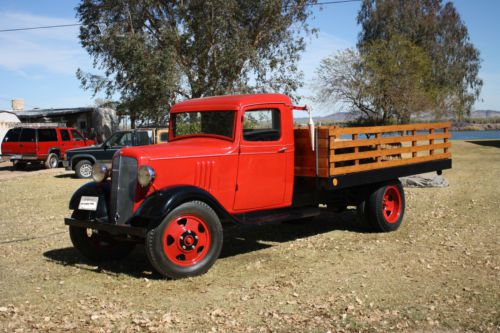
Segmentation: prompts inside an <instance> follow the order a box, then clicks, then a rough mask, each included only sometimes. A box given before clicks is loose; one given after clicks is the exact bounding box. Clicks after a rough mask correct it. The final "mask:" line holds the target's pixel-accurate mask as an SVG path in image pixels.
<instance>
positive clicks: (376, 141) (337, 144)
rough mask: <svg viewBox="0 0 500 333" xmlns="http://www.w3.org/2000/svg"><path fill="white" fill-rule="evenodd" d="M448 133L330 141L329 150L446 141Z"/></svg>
mask: <svg viewBox="0 0 500 333" xmlns="http://www.w3.org/2000/svg"><path fill="white" fill-rule="evenodd" d="M450 137H451V135H450V133H435V134H432V135H430V134H418V135H415V136H413V135H407V136H389V137H383V138H382V137H381V138H373V139H363V140H357V141H352V140H346V141H336V140H333V139H330V148H331V149H337V148H352V147H361V146H371V145H373V146H375V145H380V144H385V143H397V142H410V141H423V140H430V139H436V140H440V139H448V138H450Z"/></svg>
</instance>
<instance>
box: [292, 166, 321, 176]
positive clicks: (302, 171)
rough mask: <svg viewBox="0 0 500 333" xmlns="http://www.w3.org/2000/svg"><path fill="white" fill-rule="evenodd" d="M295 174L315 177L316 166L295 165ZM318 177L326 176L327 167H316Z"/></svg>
mask: <svg viewBox="0 0 500 333" xmlns="http://www.w3.org/2000/svg"><path fill="white" fill-rule="evenodd" d="M295 176H301V177H316V168H314V167H313V168H311V167H309V168H306V167H297V166H296V167H295ZM318 176H319V177H324V178H326V177H328V168H319V169H318Z"/></svg>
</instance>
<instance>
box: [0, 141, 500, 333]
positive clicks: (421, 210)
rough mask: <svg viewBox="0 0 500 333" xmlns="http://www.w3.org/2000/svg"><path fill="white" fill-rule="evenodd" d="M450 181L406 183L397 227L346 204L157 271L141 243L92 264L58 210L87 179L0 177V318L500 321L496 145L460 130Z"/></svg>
mask: <svg viewBox="0 0 500 333" xmlns="http://www.w3.org/2000/svg"><path fill="white" fill-rule="evenodd" d="M452 153H453V169H452V170H448V171H445V172H444V175H445V177H446V178H447V179H448V181H449V182H450V184H451V185H450V187H448V188H441V189H407V190H406V195H407V211H406V216H405V221H404V223H403V225H402V226H401V228H400V229H399V230H398V231H396V232H393V233H388V234H372V233H365V232H363V230H362V229H360V228H359V227H357V226H356V225H355V223H354V220H353V218H354V214H353V212H352V211H348V212H344V213H342V214H332V213H325V214H324V215H322V216H321V217H319V218H317V219H315V220H313V221H312V222H308V224H304V225H290V224H286V225H285V224H279V225H268V226H263V227H259V228H242V227H237V228H232V229H229V230H227V231H226V232H225V239H224V248H223V252H222V255H221V258H220V259H219V260H218V261H217V262H216V264H215V266H214V267H213V268H212V269H211V270H210V271H209V272H208V273H207V274H205V275H203V276H200V277H196V278H191V279H184V280H178V281H169V280H163V279H161V278H159V276H158V275H156V274H154V273H153V272H152V268H151V266H150V265H149V263H148V262H147V260H146V258H145V254H144V250H143V249H142V248H141V247H138V248H137V249H136V250H135V251H134V252H133V253H132V255H131V256H130V257H129V258H127V259H126V260H124V261H120V262H112V263H106V264H103V265H99V266H97V265H94V264H92V263H89V262H87V261H85V260H84V259H83V258H82V257H81V256H80V255H79V254H78V253H77V252H76V251H75V250H74V249H73V248H72V246H71V243H70V241H69V237H68V235H67V230H66V227H65V226H64V225H63V218H64V217H65V216H69V214H70V212H69V210H68V209H67V204H68V201H69V198H70V196H71V194H72V193H73V191H74V190H75V189H76V188H77V187H78V186H80V185H82V184H83V183H84V182H85V181H80V180H76V179H73V178H69V177H67V176H65V175H56V176H55V175H53V174H41V175H37V176H32V177H26V178H17V179H12V180H7V181H3V182H0V212H2V213H1V215H0V230H2V233H1V235H0V331H5V332H15V331H16V330H19V331H21V330H22V331H51V332H57V331H67V330H73V331H75V330H76V331H112V332H113V331H130V332H132V331H151V332H170V331H195V332H196V331H212V330H213V331H234V332H238V331H255V332H259V331H276V332H289V331H304V332H326V331H328V330H330V331H370V332H372V331H382V332H386V331H397V332H400V331H436V332H443V331H454V330H458V331H478V332H484V331H499V330H500V321H499V318H500V314H499V311H500V306H499V304H500V297H499V295H500V292H499V291H500V287H499V284H498V281H499V280H500V279H499V275H500V262H499V258H498V252H499V249H500V246H499V241H500V239H499V232H498V227H499V224H500V220H499V216H500V179H499V178H498V175H499V174H500V150H499V148H498V147H495V146H487V145H482V144H473V143H468V142H453V148H452Z"/></svg>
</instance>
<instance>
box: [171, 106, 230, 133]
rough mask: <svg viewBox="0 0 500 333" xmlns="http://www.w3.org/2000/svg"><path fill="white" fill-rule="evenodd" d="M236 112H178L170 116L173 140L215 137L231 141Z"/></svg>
mask: <svg viewBox="0 0 500 333" xmlns="http://www.w3.org/2000/svg"><path fill="white" fill-rule="evenodd" d="M235 115H236V111H203V112H179V113H173V114H172V119H171V121H172V130H173V134H174V138H179V137H182V136H200V135H204V136H216V137H222V138H224V139H230V140H232V139H233V137H234V133H233V132H234V119H235Z"/></svg>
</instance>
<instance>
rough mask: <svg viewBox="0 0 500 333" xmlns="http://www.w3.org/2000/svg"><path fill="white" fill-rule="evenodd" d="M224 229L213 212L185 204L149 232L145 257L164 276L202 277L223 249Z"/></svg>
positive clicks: (198, 203) (193, 203)
mask: <svg viewBox="0 0 500 333" xmlns="http://www.w3.org/2000/svg"><path fill="white" fill-rule="evenodd" d="M222 238H223V235H222V225H221V223H220V220H219V217H218V216H217V214H216V213H215V212H214V210H213V209H212V208H211V207H210V206H208V205H207V204H205V203H204V202H201V201H190V202H187V203H184V204H182V205H180V206H178V207H177V208H175V209H174V210H173V211H172V212H170V213H169V214H168V215H167V216H166V217H165V219H163V221H162V222H161V223H160V225H159V226H158V227H156V228H154V229H151V230H150V231H149V232H148V235H147V237H146V253H147V255H148V259H149V261H150V262H151V265H152V266H153V268H154V269H155V270H156V271H158V273H160V274H161V275H163V276H165V277H168V278H172V279H179V278H184V277H189V276H196V275H201V274H203V273H205V272H206V271H208V269H209V268H210V267H212V265H213V264H214V263H215V261H216V260H217V258H218V257H219V255H220V251H221V249H222Z"/></svg>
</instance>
